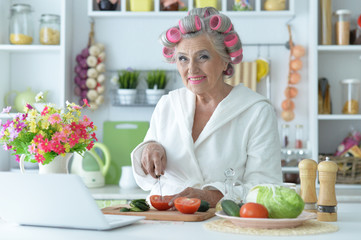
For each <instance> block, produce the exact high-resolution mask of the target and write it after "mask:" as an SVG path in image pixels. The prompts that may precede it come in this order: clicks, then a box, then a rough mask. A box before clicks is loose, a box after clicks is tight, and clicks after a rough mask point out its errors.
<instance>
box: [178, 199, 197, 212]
mask: <svg viewBox="0 0 361 240" xmlns="http://www.w3.org/2000/svg"><path fill="white" fill-rule="evenodd" d="M200 205H201V200H200V199H198V198H187V197H178V198H176V199H175V200H174V206H175V208H176V209H177V210H178V211H180V212H181V213H186V214H192V213H195V212H197V210H198V208H199V206H200Z"/></svg>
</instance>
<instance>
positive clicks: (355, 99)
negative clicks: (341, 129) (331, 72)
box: [341, 78, 360, 114]
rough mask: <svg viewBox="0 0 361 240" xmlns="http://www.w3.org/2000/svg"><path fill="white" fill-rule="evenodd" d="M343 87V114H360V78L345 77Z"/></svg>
mask: <svg viewBox="0 0 361 240" xmlns="http://www.w3.org/2000/svg"><path fill="white" fill-rule="evenodd" d="M341 83H342V89H343V94H342V97H343V107H342V113H343V114H358V113H359V101H360V80H359V79H352V78H351V79H344V80H342V81H341Z"/></svg>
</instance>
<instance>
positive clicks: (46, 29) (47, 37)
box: [39, 14, 60, 45]
mask: <svg viewBox="0 0 361 240" xmlns="http://www.w3.org/2000/svg"><path fill="white" fill-rule="evenodd" d="M39 40H40V44H43V45H59V43H60V16H59V15H55V14H42V15H41V18H40V35H39Z"/></svg>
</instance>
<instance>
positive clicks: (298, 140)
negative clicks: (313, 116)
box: [295, 124, 303, 148]
mask: <svg viewBox="0 0 361 240" xmlns="http://www.w3.org/2000/svg"><path fill="white" fill-rule="evenodd" d="M295 148H303V126H302V125H301V124H298V125H296V137H295Z"/></svg>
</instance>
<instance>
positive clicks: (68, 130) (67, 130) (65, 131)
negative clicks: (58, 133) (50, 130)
mask: <svg viewBox="0 0 361 240" xmlns="http://www.w3.org/2000/svg"><path fill="white" fill-rule="evenodd" d="M63 134H64V135H65V136H68V135H70V134H71V128H70V126H69V125H64V126H63Z"/></svg>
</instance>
